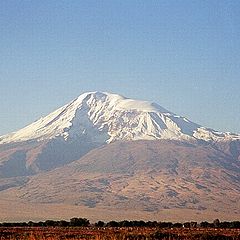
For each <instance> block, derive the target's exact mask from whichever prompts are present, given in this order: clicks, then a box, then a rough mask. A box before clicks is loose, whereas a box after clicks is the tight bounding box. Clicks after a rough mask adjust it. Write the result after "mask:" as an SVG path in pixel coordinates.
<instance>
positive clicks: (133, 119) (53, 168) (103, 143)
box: [0, 92, 240, 221]
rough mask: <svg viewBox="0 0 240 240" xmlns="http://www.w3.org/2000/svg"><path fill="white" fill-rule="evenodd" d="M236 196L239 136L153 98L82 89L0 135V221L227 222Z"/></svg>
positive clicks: (235, 210) (239, 204)
mask: <svg viewBox="0 0 240 240" xmlns="http://www.w3.org/2000/svg"><path fill="white" fill-rule="evenodd" d="M239 196H240V135H237V134H233V133H223V132H219V131H215V130H212V129H209V128H205V127H203V126H200V125H199V124H196V123H193V122H191V121H190V120H188V119H187V118H185V117H181V116H178V115H176V114H174V113H172V112H170V111H168V110H166V109H165V108H163V107H161V106H160V105H158V104H156V103H150V102H146V101H139V100H133V99H128V98H125V97H123V96H120V95H117V94H110V93H105V92H88V93H84V94H82V95H80V96H79V97H78V98H76V99H75V100H73V101H71V102H70V103H68V104H66V105H65V106H63V107H61V108H59V109H57V110H56V111H54V112H53V113H50V114H49V115H48V116H46V117H43V118H40V119H39V120H37V121H36V122H34V123H32V124H30V125H28V126H26V127H25V128H23V129H21V130H19V131H17V132H14V133H10V134H7V135H4V136H1V137H0V206H1V209H4V210H3V211H2V216H1V215H0V221H1V220H16V219H20V220H25V219H40V220H41V219H43V218H71V217H72V215H73V214H78V215H80V216H82V215H84V216H86V217H88V218H89V215H91V217H92V219H94V220H99V219H106V220H109V219H119V218H120V219H124V218H125V219H126V218H131V219H133V218H135V219H136V218H143V219H158V220H163V219H168V220H172V219H173V220H174V219H175V220H191V219H214V218H216V217H219V218H221V219H228V220H233V219H237V218H239V217H240V201H239ZM9 206H10V207H9ZM18 206H22V207H21V208H22V209H21V210H22V211H20V210H19V211H17V210H16V211H12V208H15V209H18ZM10 208H11V209H10ZM45 209H47V211H46V210H45ZM91 217H90V218H91Z"/></svg>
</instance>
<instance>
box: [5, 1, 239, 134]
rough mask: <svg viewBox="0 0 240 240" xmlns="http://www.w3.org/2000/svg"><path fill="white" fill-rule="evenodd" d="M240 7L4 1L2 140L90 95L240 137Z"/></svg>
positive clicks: (234, 4)
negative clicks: (148, 107)
mask: <svg viewBox="0 0 240 240" xmlns="http://www.w3.org/2000/svg"><path fill="white" fill-rule="evenodd" d="M239 12H240V2H239V1H238V0H236V1H230V0H228V1H223V0H217V1H214V0H211V1H205V0H202V1H194V0H189V1H188V0H183V1H179V0H178V1H174V0H166V1H164V0H161V1H158V0H155V1H153V0H147V1H145V0H136V1H134V0H129V1H122V0H119V1H118V0H98V1H93V0H85V1H80V0H75V1H74V0H65V1H62V0H51V1H49V0H41V1H35V0H32V1H30V0H1V1H0V73H1V74H0V119H1V126H0V134H5V133H8V132H11V131H15V130H17V129H19V128H22V127H24V126H25V125H27V124H29V123H31V122H32V121H34V120H36V119H38V118H39V117H40V116H44V115H46V114H48V113H49V112H51V111H53V110H55V109H56V108H57V107H60V106H62V105H63V104H65V103H67V102H69V101H70V100H72V99H73V98H75V97H77V96H78V95H80V94H81V93H83V92H86V91H95V90H98V91H108V92H114V93H119V94H122V95H125V96H127V97H130V98H137V99H145V100H150V101H154V102H157V103H159V104H160V105H162V106H163V107H165V108H167V109H169V110H170V111H172V112H175V113H177V114H179V115H182V116H186V117H188V118H189V119H191V120H192V121H195V122H197V123H199V124H202V125H204V126H206V127H211V128H214V129H217V130H222V131H232V132H236V133H240V123H239V119H240V94H239V92H240V79H239V77H240V14H239Z"/></svg>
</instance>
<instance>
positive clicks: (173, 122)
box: [0, 92, 240, 144]
mask: <svg viewBox="0 0 240 240" xmlns="http://www.w3.org/2000/svg"><path fill="white" fill-rule="evenodd" d="M75 126H76V127H75ZM92 129H94V130H95V131H94V132H92V133H91V130H92ZM89 132H90V133H89ZM86 133H87V134H90V135H92V138H93V141H98V140H100V141H102V142H106V143H110V142H114V141H116V140H147V139H149V140H154V139H179V140H204V141H210V140H213V141H219V140H225V139H226V140H230V139H240V135H236V134H231V133H223V132H218V131H215V130H212V129H208V128H205V127H203V126H200V125H199V124H196V123H193V122H191V121H190V120H188V119H187V118H186V117H181V116H178V115H176V114H174V113H172V112H170V111H168V110H166V109H165V108H163V107H161V106H160V105H158V104H156V103H151V102H147V101H140V100H133V99H129V98H126V97H123V96H121V95H117V94H111V93H106V92H87V93H83V94H81V95H80V96H79V97H77V98H76V99H74V100H73V101H71V102H70V103H68V104H66V105H64V106H63V107H60V108H58V109H57V110H55V111H53V112H52V113H50V114H48V115H47V116H45V117H42V118H40V119H39V120H37V121H35V122H34V123H32V124H30V125H28V126H26V127H24V128H23V129H20V130H19V131H16V132H14V133H11V134H6V135H3V136H0V144H6V143H10V142H21V141H27V140H32V139H36V140H38V141H41V140H45V139H49V138H50V139H52V138H56V137H63V138H64V139H65V140H67V139H68V138H69V137H70V138H71V137H73V136H74V135H77V137H80V136H81V135H84V134H86ZM93 135H94V136H93ZM98 137H99V138H102V139H97V138H98ZM94 138H95V139H94Z"/></svg>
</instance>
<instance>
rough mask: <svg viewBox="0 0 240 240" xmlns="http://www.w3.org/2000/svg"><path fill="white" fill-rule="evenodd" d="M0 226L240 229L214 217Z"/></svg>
mask: <svg viewBox="0 0 240 240" xmlns="http://www.w3.org/2000/svg"><path fill="white" fill-rule="evenodd" d="M0 227H98V228H102V227H119V228H122V227H151V228H196V227H201V228H237V229H240V221H232V222H226V221H224V222H220V221H219V219H215V220H214V221H213V222H207V221H203V222H201V223H197V222H185V223H172V222H157V221H147V222H145V221H143V220H140V221H128V220H124V221H119V222H117V221H110V222H103V221H98V222H96V223H94V224H91V223H90V221H89V220H88V219H86V218H77V217H74V218H71V219H70V221H65V220H59V221H56V220H46V221H44V222H43V221H40V222H33V221H29V222H3V223H0Z"/></svg>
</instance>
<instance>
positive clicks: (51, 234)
mask: <svg viewBox="0 0 240 240" xmlns="http://www.w3.org/2000/svg"><path fill="white" fill-rule="evenodd" d="M76 239H82V240H83V239H85V240H86V239H96V240H128V239H129V240H138V239H139V240H157V239H165V240H177V239H179V240H180V239H182V240H183V239H184V240H197V239H199V240H208V239H209V240H210V239H213V240H218V239H219V240H238V239H240V229H214V228H207V229H205V228H192V229H191V228H166V229H157V228H145V227H141V228H138V227H132V228H111V227H105V228H96V227H68V228H64V227H1V228H0V240H76Z"/></svg>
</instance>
